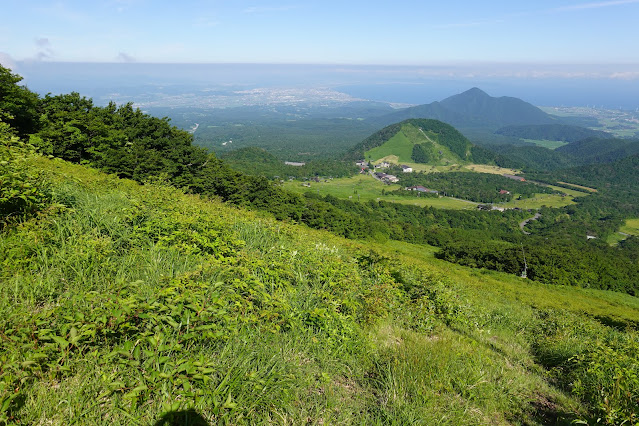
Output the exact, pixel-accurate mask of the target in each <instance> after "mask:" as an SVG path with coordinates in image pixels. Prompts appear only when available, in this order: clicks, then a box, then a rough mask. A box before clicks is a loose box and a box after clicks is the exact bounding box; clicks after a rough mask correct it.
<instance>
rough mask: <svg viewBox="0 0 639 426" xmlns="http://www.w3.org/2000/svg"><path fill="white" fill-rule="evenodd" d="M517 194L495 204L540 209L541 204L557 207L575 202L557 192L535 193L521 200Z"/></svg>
mask: <svg viewBox="0 0 639 426" xmlns="http://www.w3.org/2000/svg"><path fill="white" fill-rule="evenodd" d="M516 198H517V194H514V195H513V199H512V200H511V201H508V202H507V203H500V204H496V205H497V206H499V207H506V208H514V207H519V208H520V209H533V210H536V209H540V208H541V207H543V206H546V207H552V208H559V207H565V206H568V205H570V204H575V202H574V201H573V198H572V197H570V196H568V197H562V196H561V195H558V194H535V196H534V197H533V198H523V199H521V200H517V199H516Z"/></svg>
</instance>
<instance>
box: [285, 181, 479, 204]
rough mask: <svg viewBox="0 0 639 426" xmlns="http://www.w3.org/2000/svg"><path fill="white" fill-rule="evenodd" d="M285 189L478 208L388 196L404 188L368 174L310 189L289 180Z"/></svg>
mask: <svg viewBox="0 0 639 426" xmlns="http://www.w3.org/2000/svg"><path fill="white" fill-rule="evenodd" d="M284 188H285V189H287V190H289V191H293V192H297V193H300V194H303V193H305V192H312V193H315V194H320V195H332V196H334V197H337V198H341V199H350V200H353V201H361V202H365V201H370V200H383V201H389V202H393V203H401V204H410V205H416V206H420V207H426V206H432V207H436V208H442V209H472V208H475V207H476V206H477V203H473V202H470V201H463V200H457V199H454V198H449V197H441V198H433V197H413V196H409V195H407V196H405V197H401V196H396V195H389V194H386V193H387V192H391V191H396V190H398V189H401V188H403V187H402V186H400V185H387V184H385V183H382V182H380V181H378V180H377V179H375V178H373V177H372V176H370V175H368V174H366V175H357V176H353V177H348V178H339V179H332V180H329V181H328V182H311V187H310V188H308V187H304V186H302V183H301V182H299V181H289V182H285V183H284ZM382 191H385V193H384V194H382Z"/></svg>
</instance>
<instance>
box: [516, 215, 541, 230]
mask: <svg viewBox="0 0 639 426" xmlns="http://www.w3.org/2000/svg"><path fill="white" fill-rule="evenodd" d="M540 217H541V213H535V215H534V216H533V217H529V218H528V219H526V220H524V221H523V222H521V223H520V224H519V228H520V229H521V232H523V233H524V234H526V235H530V232H526V231H525V230H524V227H525V226H526V225H528V222H530V221H531V220H537V219H539V218H540Z"/></svg>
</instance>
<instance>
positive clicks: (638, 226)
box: [606, 219, 639, 245]
mask: <svg viewBox="0 0 639 426" xmlns="http://www.w3.org/2000/svg"><path fill="white" fill-rule="evenodd" d="M628 235H639V219H626V220H625V221H624V224H623V225H621V227H620V228H619V231H618V232H615V233H613V234H610V235H609V236H608V239H607V240H606V242H607V243H608V244H610V245H616V244H619V242H620V241H623V240H625V239H626V238H628Z"/></svg>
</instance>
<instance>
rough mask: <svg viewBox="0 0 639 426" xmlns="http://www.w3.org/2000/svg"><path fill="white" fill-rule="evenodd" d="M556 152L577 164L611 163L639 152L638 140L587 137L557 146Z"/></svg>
mask: <svg viewBox="0 0 639 426" xmlns="http://www.w3.org/2000/svg"><path fill="white" fill-rule="evenodd" d="M557 152H559V153H561V154H563V155H565V156H567V157H569V158H571V159H573V161H575V162H576V163H577V164H593V163H611V162H614V161H617V160H621V159H623V158H625V157H629V156H632V155H637V154H639V140H637V139H611V138H606V139H600V138H588V139H584V140H580V141H578V142H574V143H571V144H568V145H565V146H562V147H560V148H557Z"/></svg>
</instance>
